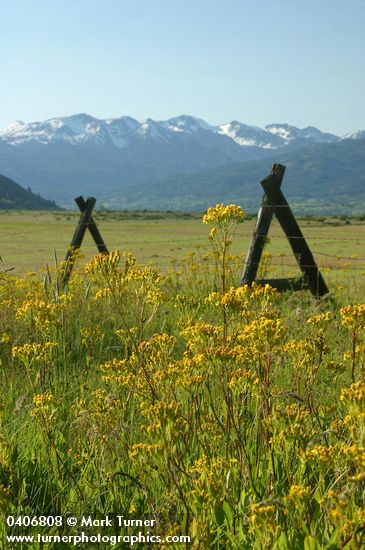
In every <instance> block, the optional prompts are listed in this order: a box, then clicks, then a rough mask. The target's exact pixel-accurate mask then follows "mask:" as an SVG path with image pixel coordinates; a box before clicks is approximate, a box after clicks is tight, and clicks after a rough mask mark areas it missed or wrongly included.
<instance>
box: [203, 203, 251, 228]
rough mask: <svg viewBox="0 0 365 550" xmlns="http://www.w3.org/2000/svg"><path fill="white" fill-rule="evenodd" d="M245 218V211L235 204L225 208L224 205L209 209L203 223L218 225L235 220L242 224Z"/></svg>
mask: <svg viewBox="0 0 365 550" xmlns="http://www.w3.org/2000/svg"><path fill="white" fill-rule="evenodd" d="M244 216H245V213H244V211H243V210H242V208H241V207H240V206H236V205H235V204H229V205H227V206H225V205H224V204H217V205H216V206H214V207H211V208H208V210H207V213H206V214H204V216H203V223H207V224H210V223H217V224H220V223H222V222H227V221H230V220H235V221H237V222H240V221H241V220H243V218H244Z"/></svg>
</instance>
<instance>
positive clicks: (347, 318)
mask: <svg viewBox="0 0 365 550" xmlns="http://www.w3.org/2000/svg"><path fill="white" fill-rule="evenodd" d="M340 313H341V317H342V324H343V325H344V326H345V327H347V328H352V329H364V328H365V304H358V305H353V306H346V307H343V308H342V309H341V310H340Z"/></svg>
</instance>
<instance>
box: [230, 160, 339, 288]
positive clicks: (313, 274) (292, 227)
mask: <svg viewBox="0 0 365 550" xmlns="http://www.w3.org/2000/svg"><path fill="white" fill-rule="evenodd" d="M284 172H285V166H282V165H281V164H274V165H273V167H272V170H271V172H270V174H269V175H268V176H267V177H266V178H265V179H264V180H263V181H262V182H261V185H262V187H263V189H264V191H265V194H264V196H263V198H262V201H261V207H260V210H259V214H258V217H257V222H256V226H255V229H254V233H253V237H252V240H251V244H250V248H249V251H248V254H247V258H246V262H245V269H244V272H243V275H242V279H241V283H240V284H241V285H245V284H248V285H251V284H252V283H253V282H254V281H255V279H256V275H257V271H258V268H259V264H260V260H261V256H262V252H263V249H264V245H265V242H266V239H267V234H268V231H269V227H270V224H271V222H272V218H273V215H274V214H275V216H276V218H277V219H278V221H279V223H280V225H281V227H282V229H283V231H284V233H285V234H286V236H287V239H288V241H289V244H290V246H291V249H292V251H293V254H294V256H295V258H296V260H297V262H298V265H299V268H300V270H301V271H302V273H303V275H304V281H297V280H295V279H265V280H257V281H256V282H257V283H258V284H266V283H268V284H270V285H271V286H273V287H275V288H277V289H278V290H290V289H291V290H299V289H302V288H305V287H307V288H309V290H310V291H311V293H312V294H313V295H314V296H316V297H321V296H324V295H325V294H327V293H328V292H329V291H328V288H327V285H326V283H325V281H324V279H323V277H322V275H321V273H320V271H319V269H318V267H317V265H316V263H315V261H314V258H313V254H312V252H311V251H310V248H309V246H308V244H307V242H306V240H305V238H304V236H303V234H302V232H301V230H300V228H299V225H298V223H297V221H296V219H295V217H294V215H293V212H292V211H291V209H290V207H289V204H288V202H287V201H286V199H285V197H284V195H283V193H282V191H281V189H280V186H281V182H282V180H283V176H284Z"/></svg>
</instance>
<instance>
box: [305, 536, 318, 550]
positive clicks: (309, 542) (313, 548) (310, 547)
mask: <svg viewBox="0 0 365 550" xmlns="http://www.w3.org/2000/svg"><path fill="white" fill-rule="evenodd" d="M304 550H321V546H320V544H319V542H318V541H317V539H315V538H314V537H312V535H307V536H306V537H305V539H304Z"/></svg>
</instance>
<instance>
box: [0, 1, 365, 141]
mask: <svg viewBox="0 0 365 550" xmlns="http://www.w3.org/2000/svg"><path fill="white" fill-rule="evenodd" d="M364 29H365V0H347V1H346V0H306V1H305V2H304V1H303V0H134V1H131V0H52V1H50V0H32V1H29V0H0V79H1V81H0V84H1V85H0V106H1V108H0V129H2V128H4V127H5V126H6V125H8V124H10V123H11V122H13V121H14V120H23V121H24V122H30V121H34V120H43V119H45V118H50V117H53V116H64V115H69V114H75V113H80V112H86V113H89V114H91V115H94V116H96V117H100V118H106V117H116V116H122V115H130V116H133V117H135V118H137V119H138V120H142V119H145V118H147V117H150V118H153V119H156V120H160V119H166V118H169V117H173V116H177V115H180V114H191V115H194V116H199V117H201V118H203V119H205V120H206V121H207V122H209V123H211V124H221V123H223V122H229V121H231V120H239V121H241V122H244V123H247V124H253V125H257V126H265V125H266V124H269V123H272V122H288V123H290V124H293V125H295V126H299V127H303V126H308V125H313V126H317V127H318V128H320V129H321V130H323V131H329V132H334V133H337V134H344V133H346V132H349V131H352V130H356V129H365V101H364V99H363V98H364V97H365V33H364Z"/></svg>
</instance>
